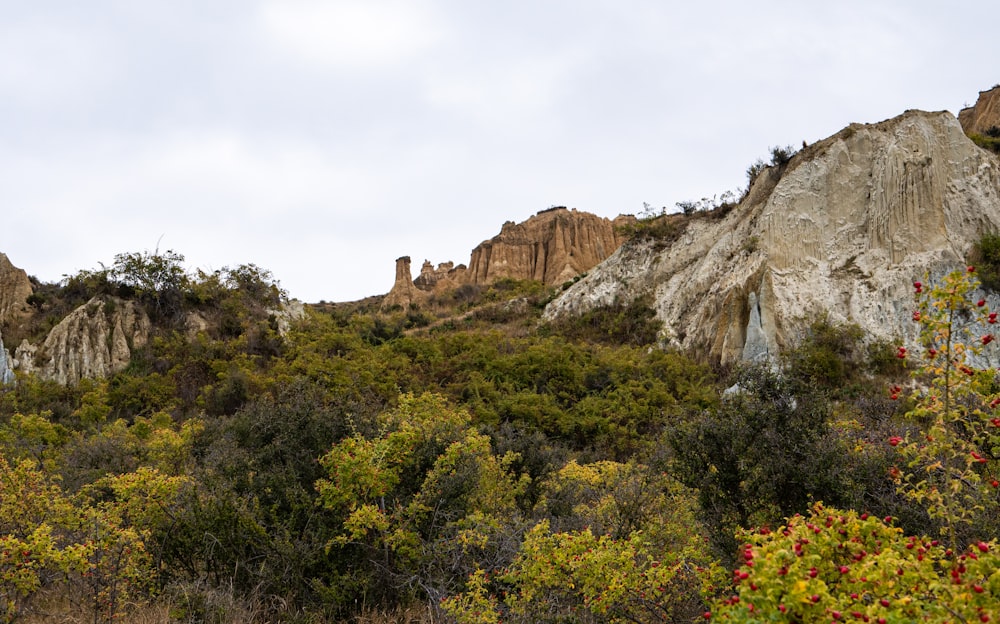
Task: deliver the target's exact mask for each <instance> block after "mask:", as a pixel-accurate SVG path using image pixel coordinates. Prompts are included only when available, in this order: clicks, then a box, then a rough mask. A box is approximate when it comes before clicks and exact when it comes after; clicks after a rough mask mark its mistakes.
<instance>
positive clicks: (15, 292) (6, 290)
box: [0, 253, 32, 324]
mask: <svg viewBox="0 0 1000 624" xmlns="http://www.w3.org/2000/svg"><path fill="white" fill-rule="evenodd" d="M31 292H32V288H31V280H29V279H28V274H27V273H25V272H24V271H23V270H22V269H19V268H17V267H16V266H14V265H13V264H11V263H10V260H8V259H7V256H6V255H4V254H2V253H0V324H2V323H4V322H5V321H8V320H13V319H16V318H17V317H18V316H21V315H23V314H24V313H25V312H26V311H27V306H28V304H27V303H26V302H27V299H28V297H29V296H30V295H31Z"/></svg>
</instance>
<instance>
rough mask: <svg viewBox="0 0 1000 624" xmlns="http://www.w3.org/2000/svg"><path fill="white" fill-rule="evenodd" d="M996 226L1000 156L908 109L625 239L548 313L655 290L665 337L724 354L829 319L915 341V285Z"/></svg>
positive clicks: (764, 352) (734, 355) (784, 338)
mask: <svg viewBox="0 0 1000 624" xmlns="http://www.w3.org/2000/svg"><path fill="white" fill-rule="evenodd" d="M996 231H1000V161H998V160H997V158H996V156H994V155H992V154H990V153H988V152H986V151H984V150H982V149H980V148H978V147H977V146H976V145H975V144H973V143H972V142H971V141H970V140H969V139H968V138H967V137H966V136H965V134H964V132H963V131H962V127H961V126H960V125H959V123H958V121H957V119H956V118H955V117H954V116H952V115H951V114H950V113H947V112H942V113H926V112H919V111H910V112H907V113H905V114H903V115H901V116H899V117H896V118H894V119H890V120H888V121H885V122H882V123H878V124H870V125H858V124H855V125H851V126H849V127H848V128H845V129H844V130H842V131H841V132H839V133H837V134H836V135H834V136H832V137H830V138H828V139H826V140H823V141H820V142H818V143H815V144H813V145H811V146H809V147H808V148H806V149H803V151H802V152H800V153H799V154H797V155H796V156H795V157H794V158H793V159H792V160H791V162H789V163H788V164H787V165H786V166H784V167H782V168H780V169H779V168H777V167H772V168H770V169H766V170H765V171H764V172H763V173H762V174H761V175H760V176H759V177H758V178H757V180H756V182H755V184H754V185H753V187H752V188H751V189H750V192H749V193H748V195H747V196H746V197H745V198H744V199H743V201H742V202H741V203H740V204H739V206H737V207H736V208H734V209H732V210H731V211H730V212H729V213H727V214H726V215H725V216H724V217H723V218H719V219H713V218H709V217H707V216H706V215H696V216H694V217H690V218H688V219H687V220H686V221H685V226H684V229H683V232H682V233H681V234H680V236H679V237H678V238H677V239H676V240H674V241H673V242H671V243H669V244H667V245H665V246H664V245H662V244H657V243H656V242H654V241H646V242H636V243H629V244H627V245H625V246H623V247H622V248H621V249H619V251H618V252H617V253H615V254H614V255H613V256H612V257H611V258H609V259H608V260H607V261H605V262H604V263H602V264H601V265H599V266H597V267H595V268H594V269H592V270H591V271H590V272H589V274H588V276H587V277H586V278H585V279H583V280H581V281H579V282H578V283H576V284H575V285H573V286H572V287H570V288H569V289H567V290H566V291H565V292H564V293H563V294H562V295H561V296H560V297H559V298H557V299H556V300H555V301H553V302H552V303H551V304H550V305H549V306H548V308H547V309H546V311H545V316H546V317H547V318H555V317H559V316H563V315H570V314H578V313H581V312H583V311H585V310H588V309H591V308H593V307H595V306H598V305H602V304H610V303H612V302H614V301H615V300H616V299H618V300H624V301H628V300H632V299H634V298H636V297H638V296H640V295H643V294H648V293H651V294H652V295H653V297H654V300H655V307H656V312H657V315H658V317H659V318H660V319H661V320H662V321H663V324H664V329H663V334H662V338H663V341H664V342H665V343H666V344H667V345H670V346H676V347H680V348H683V349H692V350H694V351H696V352H700V353H702V354H703V355H706V356H708V357H710V358H713V359H717V360H721V361H723V362H732V361H734V360H739V359H744V358H745V359H754V358H764V357H768V356H770V355H773V354H774V353H775V352H777V351H779V350H780V349H781V348H783V347H785V346H787V345H789V344H791V343H794V342H795V341H796V340H797V339H798V338H799V337H800V336H801V335H802V332H803V331H804V329H805V328H806V327H807V326H808V325H809V324H810V323H811V322H812V320H813V319H816V318H818V317H821V316H823V315H829V318H830V319H831V320H832V321H834V322H851V323H856V324H858V325H859V326H861V328H862V329H864V330H865V331H866V332H868V333H869V334H870V335H873V336H876V337H881V338H885V339H897V338H902V339H907V338H908V339H911V340H912V339H913V338H914V337H913V336H912V332H913V331H914V330H915V328H914V327H913V323H912V322H910V315H911V309H910V307H911V306H910V304H911V301H912V292H911V291H912V286H911V283H912V281H913V280H915V279H921V278H922V276H923V275H924V274H925V272H927V271H931V272H932V273H934V274H940V273H943V272H944V271H945V270H946V269H948V268H949V267H953V266H957V265H959V264H960V263H962V262H963V257H964V255H965V254H966V253H967V252H968V251H969V249H970V247H971V246H972V245H973V244H974V242H975V241H976V240H978V238H979V237H980V236H981V235H982V234H983V233H985V232H996ZM993 303H994V304H997V303H1000V301H996V302H993Z"/></svg>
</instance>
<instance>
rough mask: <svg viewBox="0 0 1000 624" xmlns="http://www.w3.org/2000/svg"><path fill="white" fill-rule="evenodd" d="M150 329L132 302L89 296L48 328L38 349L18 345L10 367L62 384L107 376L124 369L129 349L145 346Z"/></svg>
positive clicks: (143, 312) (139, 309) (127, 361)
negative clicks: (49, 330)
mask: <svg viewBox="0 0 1000 624" xmlns="http://www.w3.org/2000/svg"><path fill="white" fill-rule="evenodd" d="M150 330H151V324H150V321H149V317H147V316H146V313H145V311H143V309H142V307H141V306H140V305H138V304H137V303H135V302H133V301H124V300H121V299H117V298H113V297H107V298H102V297H94V298H93V299H91V300H90V301H88V302H87V303H86V304H84V305H82V306H80V307H79V308H77V309H76V310H74V311H73V312H71V313H70V315H69V316H67V317H66V318H65V319H63V320H62V321H61V322H60V323H59V324H58V325H56V326H55V327H54V328H52V331H51V332H49V335H48V336H47V337H46V338H45V342H44V343H42V345H41V346H37V345H33V344H31V343H29V342H28V341H24V342H22V343H21V345H20V346H18V347H17V350H16V352H15V354H14V358H13V359H14V362H13V363H14V366H13V368H15V369H17V370H21V371H24V372H25V373H36V374H37V375H39V376H40V377H43V378H45V379H51V380H53V381H56V382H58V383H61V384H72V383H77V382H78V381H80V380H81V379H83V378H94V377H107V376H108V375H111V374H113V373H116V372H118V371H120V370H122V369H124V368H125V367H126V366H128V363H129V361H130V358H131V355H132V349H133V348H135V347H140V346H142V345H144V344H146V342H147V341H148V339H149V334H150Z"/></svg>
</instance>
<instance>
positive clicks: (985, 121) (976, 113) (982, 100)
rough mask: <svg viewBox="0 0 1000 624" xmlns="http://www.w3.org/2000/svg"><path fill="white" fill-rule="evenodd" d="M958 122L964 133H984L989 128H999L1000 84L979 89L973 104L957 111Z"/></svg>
mask: <svg viewBox="0 0 1000 624" xmlns="http://www.w3.org/2000/svg"><path fill="white" fill-rule="evenodd" d="M958 122H959V123H960V124H962V129H963V130H965V132H966V134H973V133H975V134H986V131H987V130H989V129H990V128H1000V85H997V86H995V87H993V88H992V89H990V90H989V91H980V92H979V98H978V99H977V100H976V103H975V104H974V105H973V106H970V107H968V108H963V109H962V110H960V111H958Z"/></svg>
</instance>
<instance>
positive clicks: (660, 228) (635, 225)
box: [620, 213, 688, 250]
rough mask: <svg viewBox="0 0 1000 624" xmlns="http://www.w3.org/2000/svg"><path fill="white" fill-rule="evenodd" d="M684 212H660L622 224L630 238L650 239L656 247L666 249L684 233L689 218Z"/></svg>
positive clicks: (622, 232)
mask: <svg viewBox="0 0 1000 624" xmlns="http://www.w3.org/2000/svg"><path fill="white" fill-rule="evenodd" d="M685 217H686V215H683V214H665V213H664V214H659V215H654V216H649V217H645V218H639V219H636V220H635V221H632V222H630V223H626V224H624V225H622V226H620V232H621V234H622V235H624V236H625V237H626V238H628V239H629V240H635V241H650V242H652V244H653V245H654V247H655V248H656V249H658V250H659V249H665V248H666V247H668V246H669V245H670V244H671V243H673V242H674V241H675V240H677V239H678V238H680V237H681V235H682V234H684V231H685V230H686V229H687V225H688V220H687V219H686V218H685Z"/></svg>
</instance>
